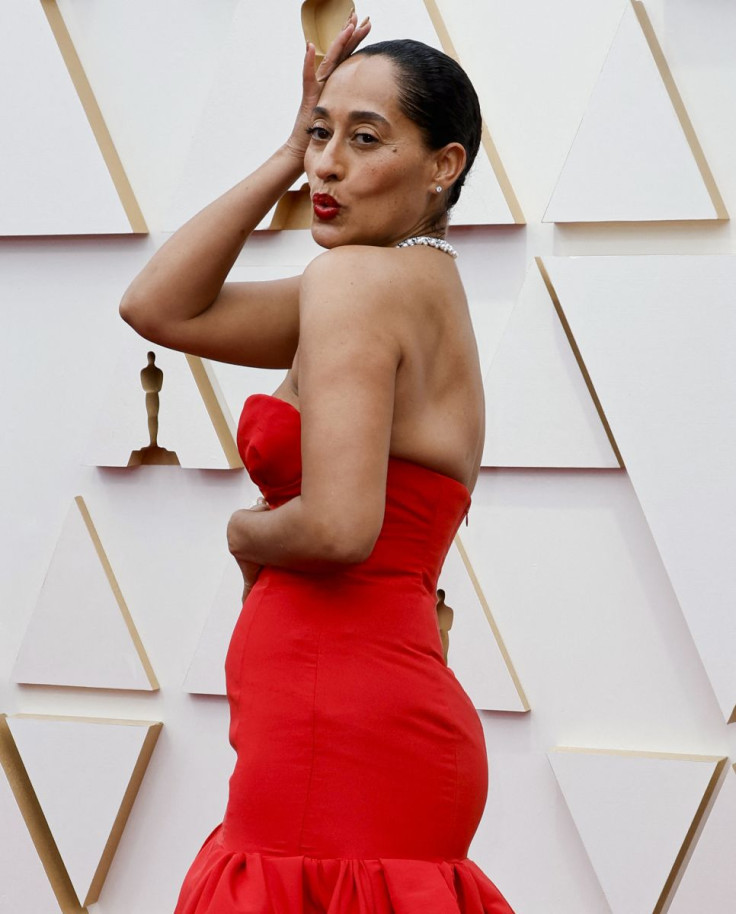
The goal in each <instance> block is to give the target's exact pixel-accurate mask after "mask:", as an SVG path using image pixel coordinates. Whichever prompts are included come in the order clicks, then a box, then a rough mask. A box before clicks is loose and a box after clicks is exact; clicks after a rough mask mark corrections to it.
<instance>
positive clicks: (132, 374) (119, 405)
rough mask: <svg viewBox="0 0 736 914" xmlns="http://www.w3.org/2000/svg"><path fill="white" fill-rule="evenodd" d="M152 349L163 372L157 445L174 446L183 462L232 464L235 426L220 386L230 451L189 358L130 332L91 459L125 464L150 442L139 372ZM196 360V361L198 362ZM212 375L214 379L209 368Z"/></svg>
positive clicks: (89, 451)
mask: <svg viewBox="0 0 736 914" xmlns="http://www.w3.org/2000/svg"><path fill="white" fill-rule="evenodd" d="M148 352H153V353H154V354H155V366H156V367H157V368H160V369H161V370H162V371H163V386H162V388H161V391H160V393H159V413H158V421H159V424H158V438H157V443H158V445H159V446H160V447H161V448H165V449H166V450H169V451H173V452H174V453H175V454H176V457H177V458H178V461H179V465H180V466H182V467H191V468H198V469H214V470H224V469H230V468H232V462H231V457H230V456H229V455H230V453H231V451H232V450H234V434H235V426H234V422H233V418H232V416H231V415H230V412H229V410H228V409H227V406H226V405H225V404H223V402H222V400H221V396H220V393H219V391H218V390H215V391H214V396H215V399H216V400H217V404H218V406H219V408H220V410H221V412H222V415H223V416H224V421H225V424H226V426H227V432H226V441H227V444H228V447H229V448H230V450H229V451H227V452H226V450H225V449H224V448H223V444H222V443H221V440H220V438H219V437H218V433H217V431H216V429H215V426H214V424H213V421H212V420H211V418H210V416H209V414H208V411H207V406H206V405H205V401H204V399H203V397H202V394H201V393H200V391H199V388H198V386H197V381H196V380H195V377H194V374H193V373H192V369H191V368H190V367H189V362H188V360H187V357H186V356H185V355H184V354H183V353H180V352H175V351H173V350H171V349H165V348H163V347H161V346H157V345H154V344H152V343H149V342H148V341H147V340H144V339H142V338H141V337H139V336H137V335H136V334H133V333H129V334H126V336H125V340H124V342H123V344H122V345H121V348H120V353H119V356H118V359H117V363H116V365H115V368H114V370H113V373H112V377H111V381H110V386H109V389H108V393H107V395H106V397H105V399H104V401H103V407H102V410H101V412H100V414H99V416H98V417H97V421H96V424H95V426H94V427H93V430H92V435H91V440H90V443H89V445H88V448H87V459H88V462H89V463H90V464H92V465H95V466H118V467H120V466H122V467H124V466H127V465H128V460H129V459H130V455H131V453H132V452H133V451H135V450H140V449H141V448H145V447H147V446H148V445H149V442H150V436H149V431H148V414H147V412H146V394H145V391H144V389H143V387H142V383H141V377H140V373H141V370H142V369H144V368H145V367H146V366H147V364H148V359H147V354H148ZM198 361H199V360H195V364H197V362H198ZM200 364H202V365H203V364H204V363H200ZM204 370H205V371H206V370H207V369H204ZM208 375H209V378H208V380H209V382H210V383H211V381H212V377H213V376H212V373H211V371H208ZM241 465H242V464H241Z"/></svg>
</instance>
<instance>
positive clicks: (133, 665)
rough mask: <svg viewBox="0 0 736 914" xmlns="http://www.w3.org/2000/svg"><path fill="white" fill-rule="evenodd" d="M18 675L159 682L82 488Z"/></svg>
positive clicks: (90, 682) (102, 684) (75, 682)
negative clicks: (85, 500)
mask: <svg viewBox="0 0 736 914" xmlns="http://www.w3.org/2000/svg"><path fill="white" fill-rule="evenodd" d="M12 675H13V680H14V681H15V682H22V683H33V684H37V685H61V686H77V687H81V688H98V689H140V690H145V691H151V690H155V689H158V682H157V681H156V677H155V675H154V673H153V670H152V668H151V664H150V662H149V660H148V657H147V656H146V652H145V650H144V648H143V645H142V643H141V640H140V637H139V636H138V633H137V631H136V629H135V625H134V623H133V620H132V618H131V616H130V612H129V611H128V607H127V605H126V603H125V599H124V597H123V594H122V592H121V590H120V587H119V585H118V582H117V580H116V578H115V575H114V572H113V570H112V567H111V566H110V562H109V560H108V558H107V555H106V554H105V551H104V548H103V546H102V543H101V541H100V538H99V535H98V534H97V531H96V530H95V527H94V524H93V522H92V518H91V517H90V514H89V511H88V510H87V506H86V505H85V503H84V501H83V499H82V498H81V496H77V498H76V499H75V503H74V504H73V505H72V506H71V508H70V510H69V513H68V515H67V517H66V520H65V522H64V526H63V528H62V531H61V535H60V536H59V540H58V542H57V544H56V548H55V550H54V554H53V556H52V558H51V564H50V565H49V569H48V572H47V573H46V577H45V579H44V582H43V586H42V588H41V593H40V595H39V598H38V602H37V603H36V607H35V609H34V611H33V614H32V615H31V620H30V622H29V624H28V628H27V630H26V633H25V635H24V638H23V642H22V644H21V647H20V650H19V652H18V657H17V659H16V662H15V666H14V667H13V674H12Z"/></svg>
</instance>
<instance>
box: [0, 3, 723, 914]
mask: <svg viewBox="0 0 736 914" xmlns="http://www.w3.org/2000/svg"><path fill="white" fill-rule="evenodd" d="M29 2H30V0H29ZM59 5H60V7H61V9H62V12H63V13H64V15H65V17H66V19H67V24H68V26H69V29H70V32H71V34H72V37H73V39H74V41H75V45H76V47H77V50H78V52H79V54H80V57H81V59H82V61H83V63H84V65H85V68H86V71H87V75H88V77H89V80H90V82H91V84H92V86H93V87H94V90H95V94H96V97H97V100H98V102H99V104H100V107H101V108H102V111H103V114H104V116H105V118H106V120H107V124H108V127H109V129H110V133H111V134H112V137H113V139H114V141H115V144H116V146H117V150H118V152H119V154H120V156H121V159H122V161H123V163H124V165H125V167H126V170H127V173H128V177H129V178H130V181H131V183H132V185H133V188H134V190H135V192H136V195H137V198H138V201H139V203H140V205H141V208H142V210H143V213H144V216H145V219H146V221H147V223H148V225H149V227H150V229H151V233H150V236H148V237H123V236H107V237H101V236H98V237H94V236H86V237H70V238H64V239H60V238H53V237H46V238H33V239H31V238H20V237H15V238H13V237H7V238H3V239H1V240H0V302H1V304H2V318H3V321H4V332H3V333H2V334H0V363H1V364H2V369H3V379H4V387H5V397H4V398H3V413H2V425H3V435H2V438H1V439H0V486H1V488H0V496H1V499H2V504H3V508H4V517H5V524H4V525H3V531H2V550H1V551H0V556H1V558H0V613H1V615H0V632H1V636H0V711H4V712H6V713H8V714H15V713H18V712H35V713H39V714H60V715H82V716H96V717H105V718H130V719H136V720H152V721H154V720H160V721H163V722H164V727H163V730H162V732H161V735H160V737H159V740H158V743H157V746H156V748H155V750H154V752H153V757H152V760H151V763H150V766H149V769H148V772H147V774H146V776H145V778H144V779H143V783H142V787H141V791H140V793H139V795H138V799H137V801H136V803H135V805H134V807H133V811H132V814H131V817H130V819H129V821H128V825H127V828H126V830H125V832H124V834H123V837H122V840H121V843H120V846H119V849H118V852H117V855H116V857H115V859H114V861H113V864H112V866H111V869H110V872H109V875H108V878H107V881H106V883H105V885H104V886H103V890H102V894H101V896H100V900H99V902H98V904H97V905H96V907H95V908H93V910H96V911H99V912H100V914H131V912H135V914H165V912H168V911H171V910H172V909H173V905H174V902H175V899H176V896H177V893H178V889H179V885H180V882H181V879H182V877H183V875H184V872H185V870H186V868H187V866H188V864H189V862H190V861H191V859H192V857H193V855H194V853H195V852H196V850H197V849H198V847H199V845H200V844H201V842H202V840H203V839H204V837H205V836H206V834H207V833H208V832H209V831H210V830H211V828H212V827H213V826H214V825H215V824H216V823H217V822H218V821H219V820H220V817H221V815H222V811H223V807H224V802H225V797H226V789H227V778H228V776H229V773H230V770H231V768H232V765H233V762H234V758H233V755H232V751H231V750H230V748H229V746H228V744H227V723H228V713H227V706H226V702H225V700H224V699H220V698H205V697H195V696H191V695H189V694H186V693H185V692H184V691H183V689H182V683H183V680H184V678H185V675H186V671H187V668H188V665H189V663H190V660H191V657H192V655H193V653H194V650H195V647H196V644H197V640H198V638H199V634H200V631H201V628H202V625H203V624H204V621H205V618H206V616H207V613H208V610H209V607H210V605H211V602H212V599H213V597H214V594H215V592H216V590H217V587H218V584H219V581H220V576H221V572H222V567H223V564H224V562H226V561H227V560H228V557H227V554H226V549H225V539H224V528H225V523H226V521H227V518H228V516H229V514H230V512H231V511H232V510H233V509H234V508H235V507H237V506H240V505H242V504H245V503H248V502H249V501H251V500H252V487H251V485H250V483H249V482H248V481H247V479H246V478H245V477H244V474H242V473H238V472H237V471H235V472H229V471H200V470H181V469H175V468H168V467H150V468H149V467H144V468H141V469H138V470H135V471H133V472H130V471H126V470H124V469H120V470H109V469H108V470H101V469H97V468H95V467H91V466H87V465H85V461H86V459H87V456H86V453H87V444H88V441H89V436H90V433H91V430H92V429H93V427H94V423H95V420H96V417H97V415H98V413H99V410H100V409H102V408H104V405H105V396H106V392H107V386H108V384H109V382H110V379H111V377H112V372H113V368H114V362H115V358H114V357H115V354H116V352H117V350H118V347H119V345H120V342H121V340H122V339H123V338H124V336H125V334H126V333H127V332H128V331H127V328H125V326H124V325H123V324H122V322H121V321H120V319H119V317H118V315H117V303H118V301H119V299H120V297H121V295H122V292H123V291H124V289H125V288H126V286H127V284H128V282H129V281H130V279H131V278H132V276H133V275H135V273H136V272H137V271H138V270H139V269H140V268H141V266H142V265H143V264H144V263H145V262H146V260H147V258H148V257H150V256H151V254H152V253H153V251H154V250H155V249H156V248H157V247H158V246H159V245H160V244H161V243H162V241H163V240H164V238H165V233H164V231H163V229H164V227H166V226H167V213H168V207H169V204H170V200H171V197H172V195H173V194H174V192H175V190H176V181H177V178H178V176H179V175H180V174H181V173H182V171H183V169H184V166H185V161H186V155H187V149H188V138H189V137H190V136H191V135H192V133H193V131H194V130H195V128H196V124H197V122H198V119H199V116H200V113H201V109H202V106H203V105H204V103H205V100H206V96H207V88H208V81H209V78H210V75H211V74H212V73H213V71H214V67H215V65H216V62H217V53H218V48H219V47H220V45H221V44H222V42H223V41H224V39H225V36H226V31H227V25H228V22H229V17H230V15H231V13H232V11H233V10H234V9H235V7H236V0H218V2H212V0H157V2H156V3H151V2H150V0H97V2H95V3H94V4H92V3H89V2H87V0H63V2H60V4H59ZM439 5H440V7H441V10H442V13H443V14H444V16H445V20H446V24H447V26H448V29H449V31H450V33H451V35H452V37H453V40H454V42H455V45H456V48H457V50H458V52H459V54H460V57H461V59H462V61H463V63H464V64H465V65H466V67H467V69H468V71H469V72H470V75H471V77H472V78H473V79H474V81H475V83H476V85H477V88H478V91H479V94H480V96H481V101H482V104H483V107H484V114H485V117H486V121H487V123H488V124H489V126H490V128H491V131H492V134H493V137H494V140H495V142H496V145H497V147H498V150H499V153H500V155H501V158H502V160H503V162H504V165H505V167H506V170H507V172H508V175H509V178H510V180H511V183H512V185H513V187H514V189H515V191H516V194H517V196H518V198H519V201H520V204H521V207H522V209H523V211H524V213H525V215H526V218H527V222H528V225H527V226H526V228H513V227H502V228H501V227H473V228H463V229H459V230H456V231H455V232H453V233H452V236H451V240H452V242H453V244H455V245H456V247H457V248H458V249H459V251H460V259H459V261H458V265H459V266H460V267H461V269H462V271H463V276H464V278H465V280H466V284H467V286H468V290H469V294H470V297H471V300H472V304H473V311H474V317H475V319H476V323H477V327H478V336H479V340H480V346H481V350H482V357H483V361H484V364H485V365H488V364H490V362H491V360H492V357H493V353H494V351H495V348H496V347H497V346H498V345H499V342H500V340H501V337H502V333H503V329H504V326H505V322H506V320H507V319H508V316H509V314H510V313H511V309H512V307H513V305H514V302H515V300H516V297H517V295H518V293H519V291H520V289H521V287H522V283H523V281H524V277H525V275H526V273H527V270H528V268H529V266H530V265H531V264H532V261H533V258H534V257H536V256H543V257H548V256H552V255H555V256H572V255H589V254H605V255H619V254H637V255H638V254H655V253H656V254H712V253H723V254H736V230H735V229H733V228H732V227H731V225H730V223H707V222H706V223H689V224H688V223H663V224H651V223H649V224H640V225H636V224H626V225H596V224H584V225H572V226H559V227H558V226H554V225H552V224H542V222H541V220H542V216H543V214H544V211H545V209H546V206H547V203H548V201H549V199H550V196H551V195H552V192H553V190H554V187H555V183H556V179H557V176H558V174H559V173H560V170H561V168H562V166H563V163H564V161H565V157H566V154H567V151H568V149H569V148H570V145H571V143H572V142H573V139H574V136H575V133H576V130H577V126H578V123H579V121H580V118H581V116H582V115H583V112H584V110H585V106H586V101H587V98H588V96H589V94H590V91H591V89H592V88H593V85H594V83H595V79H596V76H597V74H598V72H599V70H600V68H601V65H602V63H603V59H604V57H605V54H606V50H607V48H608V45H609V44H610V42H611V40H612V38H613V35H614V32H615V30H616V27H617V24H618V21H619V18H620V15H621V12H622V10H623V3H622V2H621V0H597V2H596V3H590V0H555V2H554V3H548V2H544V0H529V2H527V3H523V4H521V3H508V2H506V0H486V2H485V3H483V4H479V3H475V2H471V0H440V4H439ZM254 6H255V5H254ZM363 6H365V10H366V12H370V3H369V2H367V0H366V2H365V4H362V5H361V6H360V7H359V10H358V12H359V13H362V11H363ZM293 8H294V9H293V15H294V16H295V17H298V15H299V4H298V3H297V2H296V0H295V2H294V3H293ZM268 9H269V5H268V4H267V5H265V6H264V7H262V8H261V7H259V8H258V10H257V11H254V15H256V14H257V15H267V14H268ZM647 10H648V12H649V14H650V17H651V19H652V22H653V24H654V28H655V30H656V32H657V35H658V37H659V40H660V43H661V45H662V47H663V49H664V52H665V54H666V56H667V59H668V61H669V64H670V67H671V69H672V72H673V74H674V77H675V80H676V82H677V85H678V87H679V89H680V92H681V94H682V96H683V99H684V101H685V104H686V106H687V109H688V112H689V114H690V117H691V119H692V121H693V124H694V126H695V129H696V131H697V133H698V136H699V138H700V141H701V144H702V146H703V148H704V150H705V153H706V156H707V158H708V161H709V163H710V166H711V168H712V170H713V173H714V175H715V178H716V181H717V183H718V185H719V187H720V190H721V193H722V194H723V197H724V199H725V202H726V206H727V208H728V209H729V211H731V212H733V211H736V170H734V169H733V160H734V148H736V109H735V108H734V105H733V103H732V100H733V97H734V94H735V93H736V58H735V57H734V54H733V47H734V46H736V8H733V6H732V5H728V4H726V3H725V2H717V0H651V2H649V3H647ZM5 37H7V36H5ZM298 69H299V63H298V62H295V64H294V67H293V73H292V74H291V75H290V76H293V78H294V79H296V77H297V73H298ZM290 76H288V75H282V74H274V75H273V78H277V79H286V78H290ZM269 78H270V75H269ZM15 91H17V92H22V91H23V87H22V86H17V87H15ZM234 116H237V115H234ZM283 127H284V131H286V130H288V128H289V127H290V121H285V122H284V124H283ZM255 129H256V133H255V141H256V142H257V140H258V136H257V124H256V125H255ZM266 152H268V150H265V149H264V153H266ZM308 250H309V245H308V242H305V240H304V239H303V238H297V237H294V236H291V237H286V236H284V237H281V238H263V237H261V238H257V239H254V241H253V242H252V244H251V245H249V250H247V251H245V252H244V253H243V255H242V257H241V259H240V262H239V266H242V267H244V268H247V267H249V266H260V265H263V264H266V265H270V266H272V267H274V268H279V269H280V268H282V267H284V266H285V265H289V264H294V263H299V262H302V261H303V259H304V256H305V251H308ZM734 342H736V341H734ZM663 345H666V340H665V341H663ZM695 357H696V358H699V359H703V360H706V359H708V352H707V351H698V352H697V353H696V354H695ZM245 386H246V385H245V382H244V388H245ZM80 493H81V494H83V495H84V497H85V500H86V501H87V504H88V506H89V508H90V511H91V512H92V514H93V516H94V518H95V522H96V523H97V525H98V531H99V533H100V536H101V537H102V539H103V541H104V543H105V546H106V548H107V551H108V555H109V557H110V559H111V562H112V564H113V567H114V569H115V572H116V574H117V576H118V580H119V582H120V586H121V589H122V590H123V592H124V594H125V597H126V600H127V602H128V606H129V607H130V610H131V613H132V615H133V617H134V619H135V622H136V624H137V627H138V631H139V633H140V635H141V638H142V640H143V643H144V645H145V647H146V650H147V652H148V656H149V658H150V659H151V662H152V665H153V667H154V670H155V672H156V675H157V677H158V680H159V682H160V685H161V689H160V691H158V692H154V693H145V692H140V693H135V692H106V691H102V690H97V691H92V690H75V689H72V688H48V687H40V686H35V687H34V686H17V685H15V684H13V682H12V681H11V668H12V665H13V662H14V660H15V657H16V655H17V652H18V650H19V647H20V644H21V641H22V638H23V635H24V632H25V629H26V626H27V624H28V621H29V619H30V616H31V613H32V612H33V609H34V605H35V603H36V600H37V598H38V594H39V591H40V588H41V584H42V582H43V578H44V574H45V571H46V569H47V567H48V564H49V561H50V558H51V555H52V553H53V550H54V546H55V543H56V540H57V538H58V535H59V532H60V529H61V526H62V523H63V520H64V517H65V515H66V512H67V510H68V507H69V505H70V503H71V500H72V498H73V497H74V496H75V495H76V494H80ZM725 535H726V531H725V530H724V536H725ZM463 538H464V542H465V545H466V547H467V550H468V553H469V556H470V559H471V560H472V562H473V563H474V566H475V569H476V572H477V574H478V577H479V579H480V582H481V584H482V586H483V588H484V590H485V593H486V596H487V597H488V600H489V603H490V604H491V607H492V610H493V612H494V615H495V618H496V621H497V623H498V625H499V627H500V630H501V632H502V634H503V636H504V639H505V642H506V646H507V647H508V650H509V652H510V654H511V657H512V660H513V662H514V664H515V667H516V670H517V672H518V674H519V676H520V678H521V681H522V683H523V686H524V689H525V691H526V694H527V697H528V699H529V702H530V705H531V708H532V710H531V713H530V714H528V715H517V714H508V713H494V712H483V713H482V717H483V722H484V727H485V732H486V739H487V743H488V751H489V762H490V771H491V792H490V797H489V802H488V806H487V810H486V815H485V818H484V821H483V823H482V825H481V828H480V830H479V832H478V835H477V837H476V840H475V842H474V844H473V847H472V856H473V858H474V859H475V860H476V861H477V862H478V863H479V864H480V865H481V866H482V867H483V868H484V869H485V870H486V871H487V872H488V874H489V875H490V876H491V878H492V879H493V880H494V881H495V882H496V883H497V884H498V885H499V887H500V888H501V890H502V891H503V892H504V894H505V895H506V896H507V897H508V899H509V901H510V903H511V904H512V906H513V907H514V908H515V909H516V911H517V912H518V914H606V912H608V911H609V910H610V906H609V904H608V902H607V901H606V897H605V895H604V893H603V890H602V888H601V886H600V884H599V882H598V879H597V878H596V874H595V872H594V870H593V868H592V866H591V863H590V862H589V859H588V857H587V855H586V852H585V848H584V844H583V842H582V840H581V838H580V836H579V834H578V832H577V830H576V827H575V823H574V821H573V819H572V817H571V814H570V812H569V811H568V808H567V806H566V804H565V800H564V798H563V795H562V793H561V791H560V788H559V787H558V785H557V781H556V780H555V776H554V774H553V772H552V769H551V767H550V765H549V763H548V761H547V756H546V753H547V752H548V751H549V750H550V749H552V748H553V747H555V746H580V747H589V748H603V749H629V750H640V751H656V752H666V753H690V754H702V755H723V756H730V757H731V758H732V759H733V758H734V757H736V731H734V728H733V727H728V726H727V725H726V724H725V722H724V717H723V715H722V713H721V711H720V709H719V705H718V702H717V701H716V698H715V695H714V693H713V689H712V687H711V685H710V682H709V680H708V677H707V675H706V671H705V669H704V666H703V663H702V662H701V659H700V657H699V654H698V652H697V650H696V647H695V644H694V642H693V640H692V638H691V636H690V634H689V631H688V627H687V625H686V622H685V618H684V616H683V613H682V611H681V609H680V606H679V604H678V600H677V596H676V594H675V592H674V590H673V587H672V584H671V582H670V579H669V578H668V575H667V573H666V571H665V567H664V565H663V562H662V559H661V558H660V555H659V552H658V549H657V544H656V543H655V541H654V539H653V537H652V534H651V532H650V529H649V526H648V523H647V519H646V518H645V516H644V514H643V511H642V508H641V506H640V504H639V501H638V499H637V497H636V494H635V492H634V489H633V487H632V484H631V482H630V480H629V477H628V476H627V473H626V471H624V470H621V469H618V470H617V469H613V470H605V469H591V468H578V469H543V468H542V469H535V468H532V469H529V468H525V469H522V468H513V467H511V468H486V469H484V470H483V471H482V473H481V477H480V479H479V482H478V486H477V488H476V491H475V493H474V503H473V508H472V510H471V513H470V525H469V526H468V528H467V529H464V533H463ZM60 649H63V645H60ZM734 701H735V702H736V696H734ZM717 799H718V798H716V802H717ZM706 826H707V823H706ZM683 837H684V836H683ZM612 840H613V841H614V842H615V836H614V838H612ZM729 840H731V841H733V840H734V834H733V831H732V832H731V834H730V836H729ZM693 862H695V857H694V858H693ZM0 868H1V869H2V876H3V881H4V882H8V881H10V882H12V880H13V879H14V876H15V874H14V870H13V864H12V861H9V860H0ZM703 891H704V892H705V893H706V894H705V895H704V896H702V897H700V904H701V909H702V910H703V911H709V912H710V911H712V912H714V914H715V912H719V914H720V912H721V911H724V912H725V911H726V910H727V908H726V907H723V906H722V904H723V896H722V894H721V892H722V889H721V887H720V886H719V884H718V881H717V880H710V881H708V882H706V883H705V884H704V888H703ZM2 904H3V901H2V899H1V898H0V911H1V912H2V914H5V912H4V911H3V908H2Z"/></svg>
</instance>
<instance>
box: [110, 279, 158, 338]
mask: <svg viewBox="0 0 736 914" xmlns="http://www.w3.org/2000/svg"><path fill="white" fill-rule="evenodd" d="M150 312H151V309H150V307H148V305H147V303H146V302H144V301H141V300H140V299H138V298H136V297H135V296H134V295H132V294H131V293H130V290H128V291H127V292H126V293H125V295H123V297H122V299H121V300H120V305H119V306H118V313H119V314H120V317H122V319H123V320H124V321H125V323H126V324H129V325H130V326H131V327H132V328H133V330H135V332H136V333H138V334H139V335H140V336H142V337H143V338H144V339H147V340H150V341H151V342H152V343H159V344H160V345H162V346H165V345H166V344H165V343H164V342H163V341H162V339H161V332H160V328H159V327H158V326H157V325H156V324H155V322H154V321H152V320H151V314H150Z"/></svg>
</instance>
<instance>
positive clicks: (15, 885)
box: [0, 768, 59, 914]
mask: <svg viewBox="0 0 736 914" xmlns="http://www.w3.org/2000/svg"><path fill="white" fill-rule="evenodd" d="M0 822H2V827H0V872H1V873H2V874H3V876H2V885H1V886H0V914H16V912H17V914H20V912H21V911H28V912H32V914H59V904H58V902H57V900H56V896H55V895H54V892H53V890H52V888H51V884H50V883H49V880H48V878H47V877H46V873H45V871H44V868H43V865H42V863H41V860H40V858H39V856H38V853H37V852H36V848H35V846H34V844H33V841H32V839H31V836H30V834H29V832H28V829H27V827H26V824H25V822H24V820H23V816H22V815H21V812H20V809H19V808H18V804H17V803H16V801H15V797H14V796H13V791H12V790H11V789H10V784H9V783H8V781H7V779H6V777H5V774H4V773H3V771H2V768H0Z"/></svg>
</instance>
